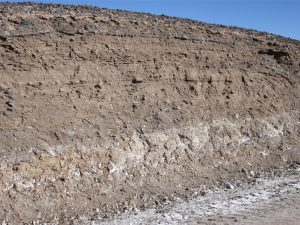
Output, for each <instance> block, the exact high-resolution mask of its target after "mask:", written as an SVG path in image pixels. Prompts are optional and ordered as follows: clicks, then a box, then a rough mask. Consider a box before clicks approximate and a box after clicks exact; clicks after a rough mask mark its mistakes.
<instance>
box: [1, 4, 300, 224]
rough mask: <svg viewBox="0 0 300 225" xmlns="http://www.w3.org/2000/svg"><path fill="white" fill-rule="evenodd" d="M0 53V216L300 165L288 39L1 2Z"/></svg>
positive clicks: (144, 196)
mask: <svg viewBox="0 0 300 225" xmlns="http://www.w3.org/2000/svg"><path fill="white" fill-rule="evenodd" d="M0 56H1V57H0V78H1V79H0V105H1V108H0V157H1V161H0V178H1V179H0V208H1V209H2V210H0V221H1V220H2V221H6V222H9V224H20V223H21V222H24V223H29V222H32V221H39V222H52V223H59V224H63V223H70V221H71V220H72V219H74V218H75V219H76V218H77V217H80V216H86V217H88V218H98V217H99V216H101V217H104V216H108V215H111V214H114V213H117V212H120V211H123V210H126V209H127V210H128V209H132V208H135V207H147V206H152V205H153V204H154V205H155V204H160V203H162V202H163V201H165V200H166V199H171V200H172V199H174V198H176V197H178V196H180V197H182V196H188V195H189V194H191V193H192V192H193V190H195V189H196V188H199V187H203V186H211V185H222V184H224V183H225V182H230V181H231V180H236V179H238V180H245V179H251V177H252V176H259V173H261V172H262V171H272V170H277V169H283V168H286V167H288V166H290V165H291V164H293V163H300V149H299V146H300V130H299V128H300V126H299V124H300V113H299V110H300V101H299V99H300V72H299V71H300V44H299V42H298V41H294V40H289V39H285V38H282V37H277V36H274V35H271V34H266V33H259V32H255V31H250V30H244V29H239V28H228V27H223V26H217V25H208V24H203V23H198V22H195V21H190V20H184V19H177V18H170V17H159V16H153V15H148V14H137V13H128V12H122V11H110V10H103V9H95V8H87V7H75V6H74V7H70V6H55V5H36V4H0ZM250 171H251V172H250Z"/></svg>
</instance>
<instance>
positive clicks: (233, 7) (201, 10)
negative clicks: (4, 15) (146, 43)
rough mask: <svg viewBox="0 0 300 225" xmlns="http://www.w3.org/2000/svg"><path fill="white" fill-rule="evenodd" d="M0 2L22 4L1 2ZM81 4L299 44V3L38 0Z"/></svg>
mask: <svg viewBox="0 0 300 225" xmlns="http://www.w3.org/2000/svg"><path fill="white" fill-rule="evenodd" d="M0 2H22V1H7V0H5V1H2V0H0ZM32 2H44V3H62V4H84V5H92V6H98V7H102V8H109V9H124V10H129V11H137V12H148V13H153V14H158V15H161V14H164V15H169V16H177V17H183V18H190V19H195V20H199V21H202V22H206V23H214V24H223V25H231V26H239V27H243V28H250V29H254V30H259V31H266V32H269V33H273V34H279V35H282V36H285V37H290V38H293V39H297V40H300V0H98V1H95V0H87V1H77V0H44V1H43V0H38V1H32Z"/></svg>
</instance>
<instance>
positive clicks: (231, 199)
mask: <svg viewBox="0 0 300 225" xmlns="http://www.w3.org/2000/svg"><path fill="white" fill-rule="evenodd" d="M299 191H300V174H299V175H294V176H293V177H289V178H283V177H280V178H277V179H275V180H258V181H257V184H255V185H249V186H244V187H240V188H235V189H231V190H216V191H213V192H210V193H208V194H206V196H201V197H198V198H195V199H193V200H190V201H181V202H177V203H176V204H170V205H166V206H164V207H163V208H162V209H159V210H156V209H147V210H145V211H138V212H135V213H125V214H123V215H121V216H119V217H117V218H115V219H113V220H111V221H102V222H98V223H96V222H94V223H93V224H94V225H100V224H101V225H120V224H130V225H142V224H163V225H167V224H168V225H177V224H178V225H179V224H195V223H196V221H198V222H199V221H200V222H201V221H202V222H203V221H205V220H206V219H207V218H215V217H221V218H223V217H229V218H230V217H232V216H237V215H239V214H243V215H247V214H249V215H251V213H254V214H255V213H256V211H259V210H263V209H264V208H268V207H269V206H271V205H272V204H273V203H274V202H276V201H281V200H282V199H284V198H285V197H287V196H292V195H294V196H298V197H300V192H299ZM256 214H257V213H256ZM237 217H238V216H237ZM219 222H220V221H219ZM84 224H85V223H84ZM201 224H203V223H201Z"/></svg>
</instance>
